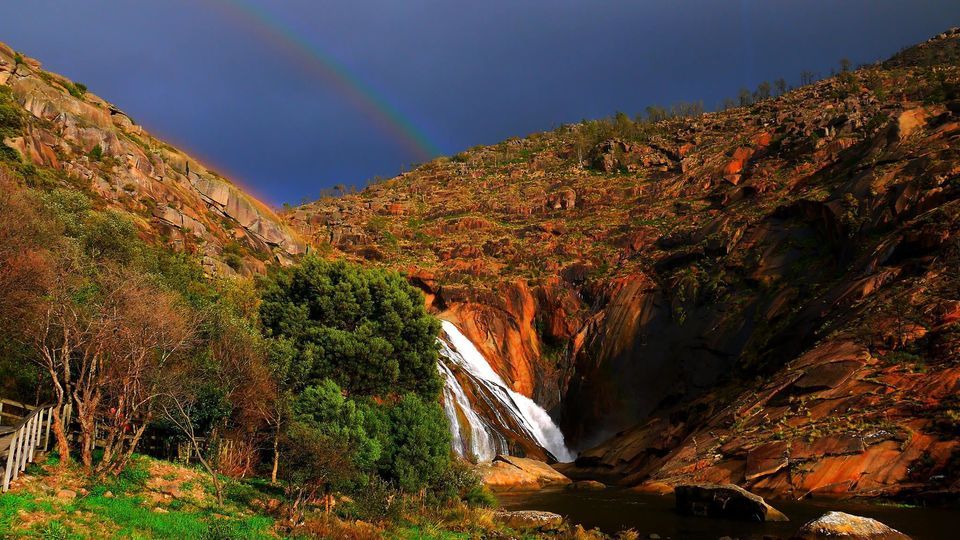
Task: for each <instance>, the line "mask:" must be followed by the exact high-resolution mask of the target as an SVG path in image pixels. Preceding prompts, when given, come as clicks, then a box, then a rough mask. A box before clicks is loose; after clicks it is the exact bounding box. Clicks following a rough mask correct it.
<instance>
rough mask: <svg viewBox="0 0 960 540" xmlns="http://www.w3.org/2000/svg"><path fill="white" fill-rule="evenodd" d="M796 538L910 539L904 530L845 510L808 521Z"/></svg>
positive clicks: (810, 539) (811, 539)
mask: <svg viewBox="0 0 960 540" xmlns="http://www.w3.org/2000/svg"><path fill="white" fill-rule="evenodd" d="M794 539H795V540H828V539H847V540H910V537H909V536H907V535H905V534H903V533H902V532H900V531H898V530H896V529H891V528H890V527H887V526H886V525H884V524H883V523H880V522H879V521H877V520H875V519H870V518H865V517H860V516H854V515H852V514H845V513H843V512H827V513H826V514H824V515H822V516H820V517H819V518H817V519H815V520H813V521H811V522H809V523H807V524H806V525H804V526H803V527H800V530H799V531H797V534H796V535H795V536H794Z"/></svg>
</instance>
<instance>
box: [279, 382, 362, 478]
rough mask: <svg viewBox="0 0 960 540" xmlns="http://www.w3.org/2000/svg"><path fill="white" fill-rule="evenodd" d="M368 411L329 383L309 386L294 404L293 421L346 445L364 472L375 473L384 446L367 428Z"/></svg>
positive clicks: (351, 457) (334, 384)
mask: <svg viewBox="0 0 960 540" xmlns="http://www.w3.org/2000/svg"><path fill="white" fill-rule="evenodd" d="M366 414H367V412H366V408H365V407H364V406H362V405H360V404H358V403H357V402H355V401H353V400H351V399H348V398H347V397H346V396H344V395H343V392H342V391H341V390H340V387H339V386H337V383H335V382H333V381H331V380H330V379H326V380H324V381H321V382H320V384H317V385H315V386H308V387H307V388H306V389H305V390H304V391H303V392H302V393H301V394H300V395H299V396H297V398H296V399H295V400H294V401H293V418H294V421H295V422H298V423H300V424H302V425H303V426H305V427H308V428H310V429H312V430H313V431H315V432H316V433H318V434H320V435H322V436H324V437H326V438H328V439H330V440H332V441H338V442H341V443H345V444H346V446H347V448H349V449H350V451H349V456H348V457H349V459H350V461H351V463H353V464H354V465H355V466H356V467H357V468H359V469H360V470H372V469H373V468H374V466H375V464H376V462H377V460H378V459H380V450H381V449H380V442H379V441H378V440H376V439H375V438H374V437H371V436H370V435H369V434H368V433H367V431H366V427H365V424H366V422H365V416H366Z"/></svg>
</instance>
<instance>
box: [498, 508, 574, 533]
mask: <svg viewBox="0 0 960 540" xmlns="http://www.w3.org/2000/svg"><path fill="white" fill-rule="evenodd" d="M494 517H495V518H496V519H497V521H500V522H502V523H503V524H504V525H506V526H507V527H510V528H511V529H539V530H551V529H556V528H558V527H560V525H562V524H563V516H561V515H560V514H554V513H553V512H542V511H540V510H517V511H506V510H501V511H498V512H496V513H495V514H494Z"/></svg>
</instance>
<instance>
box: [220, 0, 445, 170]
mask: <svg viewBox="0 0 960 540" xmlns="http://www.w3.org/2000/svg"><path fill="white" fill-rule="evenodd" d="M206 3H207V5H209V6H210V7H212V8H214V9H216V10H217V11H218V12H220V13H221V14H223V15H224V16H227V17H229V18H232V19H234V20H236V21H238V22H240V23H243V24H245V25H247V26H249V27H250V28H252V29H253V30H254V31H256V32H257V34H259V35H260V37H261V38H263V39H264V40H265V41H269V42H270V43H272V44H273V45H274V46H276V47H279V48H282V49H284V50H286V51H287V53H289V54H290V55H291V57H292V58H295V59H296V60H297V61H298V63H299V66H300V67H301V69H304V70H306V71H309V72H310V73H312V74H314V75H316V76H318V77H320V78H321V79H322V80H324V81H325V82H327V83H329V84H331V85H332V86H333V87H334V88H335V89H336V90H337V92H339V93H340V94H341V95H343V96H344V97H345V98H347V99H348V100H349V101H350V102H351V103H353V105H354V106H355V107H357V109H359V110H360V111H362V112H364V114H366V115H367V116H369V117H370V118H371V119H372V120H373V121H374V122H375V123H376V124H378V125H379V126H380V127H381V128H382V129H383V130H384V131H385V132H387V133H388V134H390V135H391V136H392V137H395V138H396V140H397V141H398V142H399V143H400V144H402V145H403V146H405V147H407V148H408V149H409V150H410V151H412V152H413V153H414V155H415V156H416V159H418V160H420V161H426V160H428V159H430V158H432V157H434V156H437V155H439V154H441V152H440V150H439V149H438V147H437V146H436V145H435V144H433V143H432V142H431V141H430V139H429V138H428V137H427V136H426V135H425V134H424V133H423V131H422V130H420V129H418V128H417V126H416V125H415V124H414V123H413V122H412V121H411V120H410V119H408V118H405V117H404V116H403V115H402V114H401V113H400V112H399V111H398V110H397V109H396V107H394V106H392V105H391V104H390V102H389V101H388V100H387V99H386V98H384V97H383V96H382V95H381V94H380V93H378V92H377V91H376V90H375V89H374V88H372V87H371V86H370V85H369V84H366V83H364V82H363V81H362V80H360V79H359V78H358V77H357V76H356V75H354V74H352V73H351V72H350V71H349V70H348V69H347V68H346V66H344V65H343V64H341V63H339V62H337V61H336V60H335V59H334V58H333V57H331V56H330V55H329V54H327V53H325V52H323V51H322V50H320V49H319V48H318V47H316V46H315V45H313V44H311V43H310V42H308V41H307V40H305V39H304V38H302V37H300V36H298V35H297V33H296V32H295V31H294V30H292V29H291V28H290V27H289V26H288V25H286V24H284V23H283V22H282V21H280V20H279V19H277V18H276V17H274V16H273V15H271V14H270V13H268V12H267V11H266V10H264V9H262V8H260V7H258V6H255V5H253V4H251V3H250V2H247V1H245V0H206Z"/></svg>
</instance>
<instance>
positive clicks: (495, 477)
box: [480, 456, 570, 491]
mask: <svg viewBox="0 0 960 540" xmlns="http://www.w3.org/2000/svg"><path fill="white" fill-rule="evenodd" d="M480 473H481V475H482V476H483V483H484V484H486V485H487V486H489V487H490V489H493V490H495V491H521V490H536V489H542V488H544V487H546V486H557V485H564V484H569V483H570V479H569V478H567V477H566V476H564V475H562V474H560V473H558V472H557V471H556V470H554V468H553V467H551V466H549V465H547V464H546V463H544V462H542V461H537V460H535V459H528V458H520V457H514V456H497V457H496V458H494V460H493V461H492V462H491V463H490V464H489V465H483V466H481V468H480Z"/></svg>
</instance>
